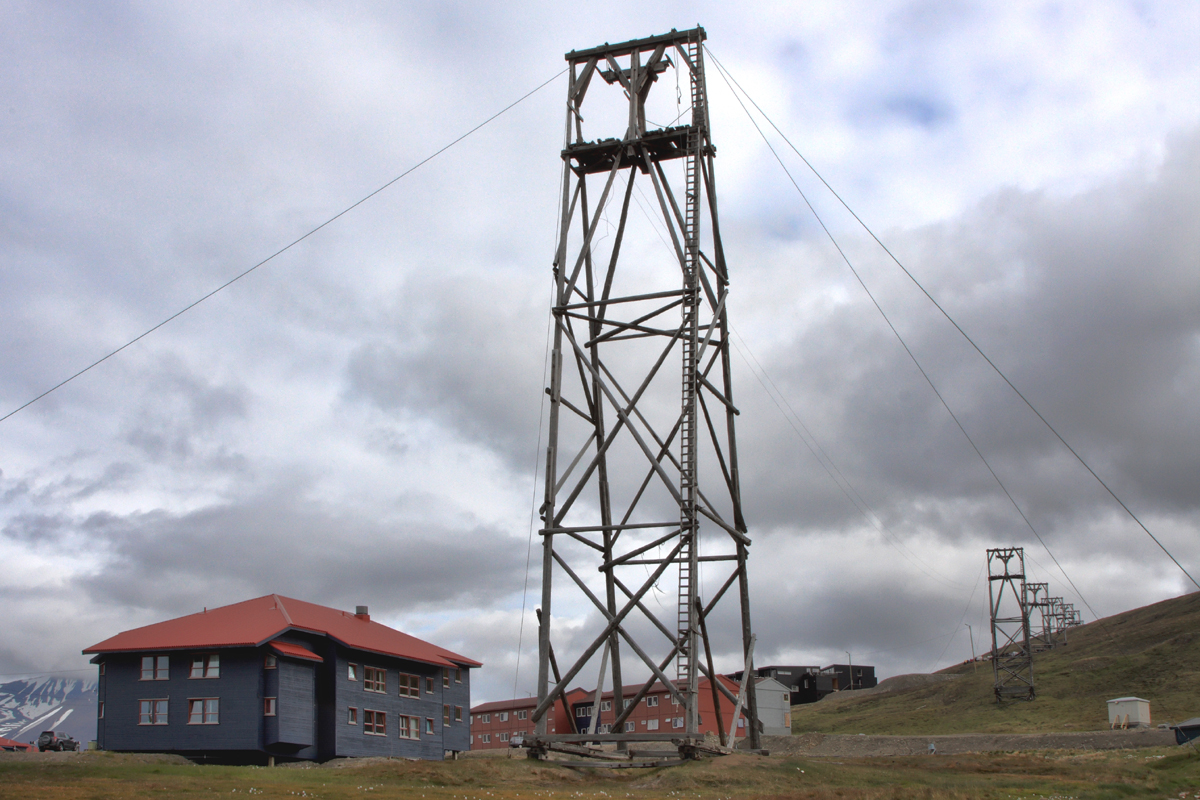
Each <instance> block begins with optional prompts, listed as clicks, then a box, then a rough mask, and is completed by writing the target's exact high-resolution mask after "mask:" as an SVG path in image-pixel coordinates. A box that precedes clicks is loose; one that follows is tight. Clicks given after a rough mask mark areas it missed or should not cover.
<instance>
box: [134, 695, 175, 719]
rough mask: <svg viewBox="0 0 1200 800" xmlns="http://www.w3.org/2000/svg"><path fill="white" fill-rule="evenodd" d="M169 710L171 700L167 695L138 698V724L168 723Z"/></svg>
mask: <svg viewBox="0 0 1200 800" xmlns="http://www.w3.org/2000/svg"><path fill="white" fill-rule="evenodd" d="M147 703H149V705H146V704H147ZM169 711H170V702H169V701H168V700H167V698H165V697H150V698H146V699H143V700H138V725H166V724H167V718H168V717H169V716H170V714H169V713H168V712H169Z"/></svg>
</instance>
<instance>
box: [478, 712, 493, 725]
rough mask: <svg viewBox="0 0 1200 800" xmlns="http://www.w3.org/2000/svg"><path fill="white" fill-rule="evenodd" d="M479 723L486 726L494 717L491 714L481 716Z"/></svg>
mask: <svg viewBox="0 0 1200 800" xmlns="http://www.w3.org/2000/svg"><path fill="white" fill-rule="evenodd" d="M479 721H480V722H482V723H484V724H487V723H490V722H491V721H492V715H491V714H480V715H479Z"/></svg>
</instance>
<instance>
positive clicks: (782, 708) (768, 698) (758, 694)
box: [754, 678, 792, 736]
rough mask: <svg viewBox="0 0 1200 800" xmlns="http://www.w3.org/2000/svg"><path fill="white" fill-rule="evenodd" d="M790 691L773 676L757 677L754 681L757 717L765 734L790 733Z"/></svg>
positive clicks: (779, 734)
mask: <svg viewBox="0 0 1200 800" xmlns="http://www.w3.org/2000/svg"><path fill="white" fill-rule="evenodd" d="M791 691H792V690H791V689H789V688H788V687H787V686H784V685H783V684H782V683H780V682H779V681H777V680H775V679H774V678H759V679H758V680H756V681H755V682H754V697H755V700H756V701H757V702H758V719H759V721H761V722H762V725H763V733H764V734H766V735H767V736H791V735H792V702H791Z"/></svg>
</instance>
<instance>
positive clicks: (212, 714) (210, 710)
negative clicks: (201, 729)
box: [187, 697, 221, 725]
mask: <svg viewBox="0 0 1200 800" xmlns="http://www.w3.org/2000/svg"><path fill="white" fill-rule="evenodd" d="M220 722H221V698H219V697H189V698H188V721H187V724H188V725H219V724H220Z"/></svg>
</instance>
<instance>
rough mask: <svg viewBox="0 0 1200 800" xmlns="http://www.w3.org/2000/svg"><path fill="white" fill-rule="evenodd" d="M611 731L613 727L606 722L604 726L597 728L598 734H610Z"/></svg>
mask: <svg viewBox="0 0 1200 800" xmlns="http://www.w3.org/2000/svg"><path fill="white" fill-rule="evenodd" d="M611 730H612V725H609V724H608V723H607V722H605V723H604V724H603V725H598V726H597V727H596V733H608V732H609V731H611Z"/></svg>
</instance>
